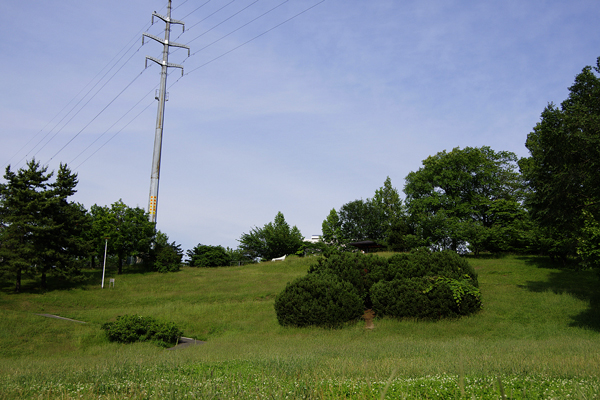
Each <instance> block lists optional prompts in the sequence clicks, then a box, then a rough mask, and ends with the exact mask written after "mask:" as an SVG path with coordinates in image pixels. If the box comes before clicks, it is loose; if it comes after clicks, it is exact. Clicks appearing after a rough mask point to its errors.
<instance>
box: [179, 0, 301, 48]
mask: <svg viewBox="0 0 600 400" xmlns="http://www.w3.org/2000/svg"><path fill="white" fill-rule="evenodd" d="M259 1H260V0H254V1H253V2H252V3H250V4H248V5H247V6H246V7H244V8H242V9H241V10H239V11H238V12H236V13H234V14H233V15H230V16H229V17H227V18H225V19H224V20H223V21H221V22H219V23H218V24H216V25H215V26H213V27H212V28H210V29H209V30H207V31H205V32H203V33H202V34H201V35H199V36H197V37H195V38H194V39H192V40H190V41H189V42H187V43H186V44H188V45H189V44H190V43H192V42H193V41H194V40H197V39H200V38H201V37H202V36H204V35H206V34H207V33H208V32H210V31H212V30H213V29H215V28H216V27H218V26H219V25H222V24H224V23H225V22H227V21H229V20H230V19H231V18H233V17H235V16H236V15H238V14H239V13H241V12H242V11H245V10H247V9H248V8H250V7H252V6H253V5H254V4H256V3H258V2H259ZM288 1H289V0H285V1H284V3H286V2H288ZM229 4H231V3H229ZM226 5H227V4H226ZM196 25H197V24H196ZM193 26H194V25H193ZM238 29H239V28H238ZM236 30H237V29H236ZM211 44H212V43H211ZM207 47H208V46H207ZM205 48H206V47H203V48H202V49H200V50H198V51H201V50H203V49H205ZM198 51H197V52H196V53H198ZM196 53H194V54H196Z"/></svg>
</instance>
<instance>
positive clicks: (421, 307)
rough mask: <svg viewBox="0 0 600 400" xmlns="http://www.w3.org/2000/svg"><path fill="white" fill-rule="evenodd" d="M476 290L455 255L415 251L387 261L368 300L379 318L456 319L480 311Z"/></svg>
mask: <svg viewBox="0 0 600 400" xmlns="http://www.w3.org/2000/svg"><path fill="white" fill-rule="evenodd" d="M478 286H479V285H478V281H477V275H476V274H475V271H474V270H473V268H472V267H471V266H470V265H469V263H468V262H467V261H466V260H465V259H463V258H461V257H460V256H459V255H458V254H456V253H455V252H451V251H443V252H433V253H432V252H430V251H429V250H427V249H419V250H417V251H414V252H412V253H409V254H398V255H394V256H392V257H390V259H389V264H388V266H387V269H385V270H384V271H383V277H382V279H381V280H380V281H379V282H377V283H376V284H374V285H373V287H372V289H371V299H372V302H373V310H374V311H375V312H376V313H377V315H380V316H384V315H387V316H391V317H396V318H404V317H412V318H427V319H439V318H446V317H457V316H460V315H467V314H471V313H473V312H475V311H477V310H479V309H480V308H481V294H480V292H479V289H478Z"/></svg>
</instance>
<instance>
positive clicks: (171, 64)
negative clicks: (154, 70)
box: [146, 56, 183, 76]
mask: <svg viewBox="0 0 600 400" xmlns="http://www.w3.org/2000/svg"><path fill="white" fill-rule="evenodd" d="M148 60H150V61H154V62H155V63H157V64H158V65H160V66H163V65H165V66H167V67H169V68H181V76H183V65H179V64H174V63H170V62H166V61H163V60H159V59H158V58H154V57H152V56H146V68H148Z"/></svg>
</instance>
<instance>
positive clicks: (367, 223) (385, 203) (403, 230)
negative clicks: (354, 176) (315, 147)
mask: <svg viewBox="0 0 600 400" xmlns="http://www.w3.org/2000/svg"><path fill="white" fill-rule="evenodd" d="M322 231H323V241H324V242H325V243H327V244H328V245H331V246H333V247H335V248H337V249H338V250H342V251H343V250H344V249H347V247H345V246H344V245H346V244H348V243H351V242H358V241H362V240H373V241H376V242H378V243H381V244H387V246H388V248H390V249H394V250H404V249H405V248H406V244H407V242H406V241H405V238H404V237H405V235H406V234H407V233H408V226H407V225H406V216H405V213H404V206H403V204H402V200H401V199H400V195H399V194H398V190H397V189H396V188H394V187H393V186H392V181H391V180H390V177H389V176H388V177H387V179H386V180H385V182H384V184H383V186H382V187H381V188H379V189H377V190H376V191H375V195H374V196H373V198H372V199H366V200H362V199H361V200H354V201H351V202H348V203H346V204H344V205H342V206H341V207H340V209H339V211H336V210H335V208H334V209H332V210H331V211H330V212H329V215H328V216H327V218H326V219H325V220H324V221H323V223H322Z"/></svg>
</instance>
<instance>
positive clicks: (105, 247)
mask: <svg viewBox="0 0 600 400" xmlns="http://www.w3.org/2000/svg"><path fill="white" fill-rule="evenodd" d="M107 248H108V238H107V239H106V242H105V243H104V267H102V289H104V272H105V271H106V249H107Z"/></svg>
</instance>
